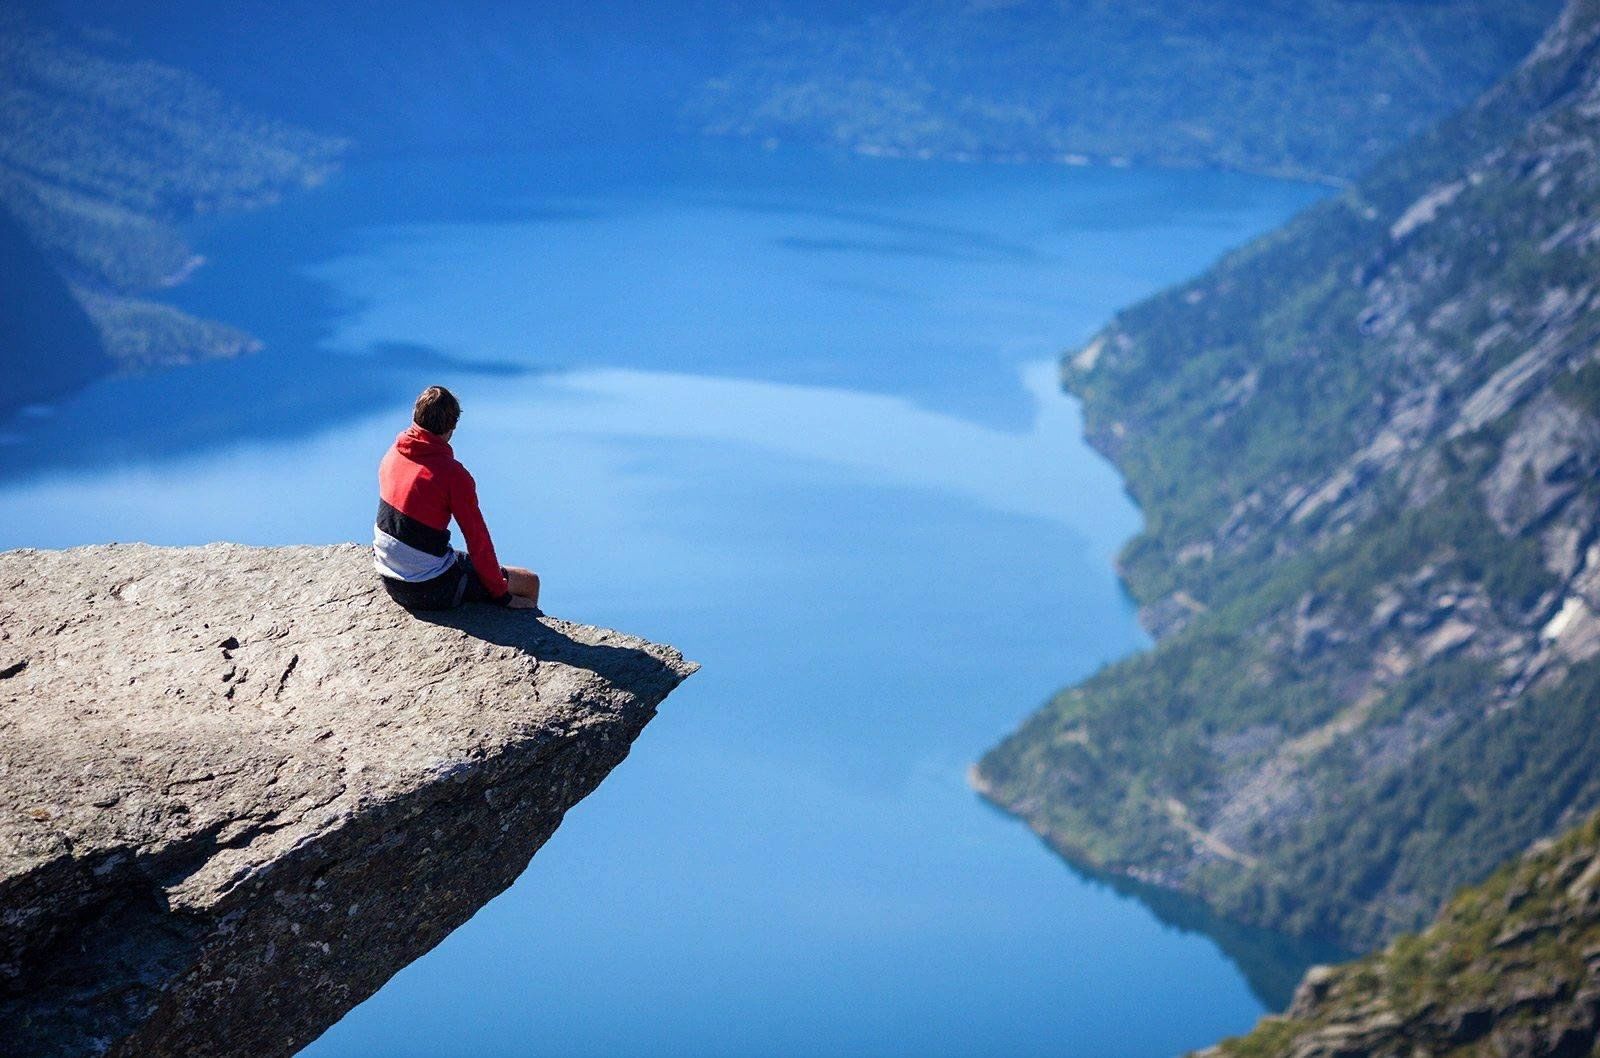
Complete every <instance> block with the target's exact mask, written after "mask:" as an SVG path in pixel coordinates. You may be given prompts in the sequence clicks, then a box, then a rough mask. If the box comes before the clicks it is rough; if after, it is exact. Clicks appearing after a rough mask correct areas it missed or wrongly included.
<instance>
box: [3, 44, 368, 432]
mask: <svg viewBox="0 0 1600 1058" xmlns="http://www.w3.org/2000/svg"><path fill="white" fill-rule="evenodd" d="M115 50H116V49H115V45H114V44H112V43H110V42H102V43H101V44H99V45H97V44H96V43H95V42H94V41H92V40H91V39H89V38H82V39H72V38H70V37H69V36H66V35H63V34H61V33H57V32H53V31H50V30H47V29H44V28H41V27H40V26H39V25H37V24H36V23H34V22H33V21H31V20H28V19H26V18H24V17H23V16H22V15H20V14H18V13H16V12H9V13H5V14H0V99H3V100H4V105H3V106H0V257H3V260H0V276H3V277H4V280H5V295H6V301H7V303H8V304H7V306H6V308H5V309H3V310H0V323H3V324H4V326H5V331H4V335H5V339H6V340H5V341H3V342H0V376H3V377H4V379H5V380H6V383H7V385H6V387H5V392H4V394H3V395H0V414H4V413H5V412H7V411H9V410H12V409H14V408H16V407H19V406H22V405H25V404H27V403H31V402H37V401H43V400H48V399H51V398H53V397H57V396H60V395H62V394H63V393H66V392H70V391H71V390H72V389H73V388H75V387H76V386H78V385H81V384H83V383H84V382H86V381H88V380H90V379H92V378H94V377H96V376H97V375H99V374H103V373H105V372H106V371H108V370H113V369H119V368H121V369H126V368H143V367H153V366H165V365H170V364H176V363H185V362H188V361H191V360H195V359H200V358H204V357H211V356H226V355H232V354H235V353H238V352H242V351H245V350H248V349H250V348H252V347H253V346H254V341H253V339H251V338H250V337H249V336H248V335H245V334H243V333H241V332H240V331H238V330H236V329H234V328H232V327H230V326H228V325H226V324H223V323H215V322H211V321H207V320H199V319H196V318H194V317H191V316H188V315H185V314H183V313H181V312H179V311H178V310H176V309H174V308H172V307H171V306H169V305H166V304H163V303H162V302H161V301H160V300H159V296H158V295H159V291H160V290H162V289H163V288H166V287H170V286H172V285H174V284H176V283H179V282H181V281H182V280H183V278H184V277H185V276H186V275H187V274H188V273H189V272H190V271H191V270H192V269H193V268H195V267H197V266H198V265H199V263H200V259H199V258H198V257H197V256H196V254H195V253H194V251H193V250H192V249H191V248H190V247H189V246H188V245H187V243H186V242H185V240H184V237H183V235H182V233H181V231H180V230H179V227H178V224H179V222H181V221H182V220H184V219H185V218H188V217H191V216H194V215H195V214H199V213H208V212H214V211H218V210H226V209H240V208H249V207H254V206H260V205H264V204H267V203H270V202H273V201H275V200H276V199H277V198H278V196H279V195H281V194H282V193H284V192H285V191H286V190H289V189H292V188H296V187H303V186H307V185H310V184H314V183H317V182H318V181H320V180H322V179H324V178H326V176H327V175H328V174H329V173H330V172H331V171H332V168H333V166H334V164H335V159H336V158H337V156H338V154H339V152H340V151H341V149H342V145H341V144H340V143H339V142H338V141H335V140H331V139H327V138H324V137H319V136H315V135H312V134H310V133H306V132H302V131H299V130H297V129H294V128H291V127H289V126H287V125H283V124H281V123H278V122H274V121H271V120H267V119H264V118H259V117H255V116H253V115H251V114H248V113H247V112H245V111H243V110H242V109H240V108H238V107H236V106H233V105H231V104H229V103H228V102H227V101H225V100H224V99H223V98H222V97H221V96H220V95H218V94H217V93H216V92H215V91H213V90H211V89H209V88H207V87H206V86H205V85H203V84H201V83H200V82H199V81H197V80H195V79H194V78H193V77H191V76H189V75H187V74H184V73H181V72H179V71H177V70H175V69H172V68H170V67H165V66H161V65H158V64H156V63H151V62H147V61H140V60H135V59H128V58H120V57H109V56H108V55H107V54H105V53H106V52H111V51H115ZM63 293H65V295H66V296H64V297H63V296H61V295H62V294H63ZM85 320H87V321H88V322H89V323H91V324H92V326H91V327H88V328H86V327H84V326H83V324H84V321H85Z"/></svg>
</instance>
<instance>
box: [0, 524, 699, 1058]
mask: <svg viewBox="0 0 1600 1058" xmlns="http://www.w3.org/2000/svg"><path fill="white" fill-rule="evenodd" d="M694 668H695V666H694V665H693V664H692V663H689V662H685V661H684V659H683V658H682V656H681V655H679V654H678V653H677V652H676V651H674V650H672V649H670V648H668V647H662V646H656V645H653V644H649V643H646V642H644V641H642V640H638V639H633V638H630V637H627V636H622V635H618V634H616V633H612V632H607V631H603V630H600V629H596V628H589V627H585V626H581V625H574V624H569V623H566V622H563V621H558V620H553V619H549V618H540V619H536V618H533V617H531V616H530V615H528V614H527V613H526V612H523V611H510V610H500V609H498V608H493V607H467V608H463V609H461V610H458V611H452V612H450V613H446V614H441V615H438V616H437V617H435V618H432V619H424V618H419V617H414V616H411V615H409V614H407V613H406V612H405V611H403V610H401V609H400V608H399V607H397V606H395V605H394V604H393V603H392V602H391V601H390V600H389V598H388V596H387V595H386V594H384V593H383V592H382V591H381V590H380V589H378V588H377V587H376V586H375V584H374V577H373V575H372V574H371V572H370V566H369V564H368V558H367V554H366V550H365V549H363V548H359V547H355V546H343V547H333V548H281V549H278V548H246V547H236V546H231V545H211V546H209V547H204V548H198V549H159V548H151V547H145V546H137V545H135V546H115V545H113V546H107V547H94V548H83V549H77V550H72V551H62V552H40V551H13V552H9V553H5V554H0V916H3V921H4V923H5V929H4V931H3V932H0V1026H4V1033H5V1039H4V1046H3V1047H0V1049H3V1050H4V1051H5V1053H7V1054H16V1055H81V1054H94V1055H99V1054H111V1055H251V1056H259V1055H274V1054H282V1055H287V1054H292V1053H293V1052H294V1051H295V1050H297V1049H298V1048H300V1047H302V1046H304V1045H305V1044H306V1043H308V1042H309V1041H310V1040H312V1039H314V1038H315V1037H316V1036H317V1035H318V1034H319V1033H321V1032H322V1031H323V1030H324V1029H326V1028H327V1027H328V1026H329V1025H331V1024H332V1023H333V1022H334V1021H335V1020H337V1019H338V1018H339V1016H340V1015H342V1014H343V1013H344V1012H345V1011H346V1010H348V1009H350V1008H351V1007H352V1006H354V1005H355V1004H356V1003H358V1002H360V1001H361V1000H362V999H364V998H366V997H367V996H368V995H370V994H371V993H372V992H374V991H375V990H376V989H377V988H378V987H379V986H380V985H382V984H383V982H384V981H386V980H387V979H388V978H389V977H390V976H392V975H393V974H394V973H395V972H396V971H398V970H399V969H400V968H401V967H403V966H405V965H406V964H407V963H408V962H410V961H411V960H413V959H415V958H416V957H418V956H419V955H421V954H422V953H424V952H426V951H427V950H428V949H429V948H431V947H433V946H434V945H435V944H437V943H438V942H439V941H440V940H442V939H443V938H444V937H445V936H446V935H447V934H448V933H449V932H450V931H451V930H453V929H455V928H456V927H457V926H459V925H460V924H461V923H462V922H464V921H466V919H467V918H469V917H470V916H471V915H472V913H473V912H474V911H476V910H477V908H478V907H480V906H481V905H482V904H483V903H485V902H486V901H487V900H489V899H490V898H491V897H493V896H494V895H495V894H497V893H499V892H501V891H502V890H503V889H505V888H506V887H507V886H509V885H510V884H511V883H512V881H513V880H515V879H516V877H517V876H518V875H519V874H520V873H521V872H522V870H523V868H524V867H525V866H526V865H527V863H528V860H529V858H530V857H531V856H532V855H533V853H534V851H535V850H537V849H538V847H539V846H540V845H541V844H542V843H543V842H544V841H545V839H547V838H548V837H549V836H550V834H551V833H552V832H553V831H554V830H555V829H556V827H557V826H558V825H559V824H560V822H561V819H562V816H563V814H564V813H565V812H566V811H567V809H568V808H570V807H571V806H572V805H573V804H575V803H576V802H577V801H579V800H581V799H582V798H583V797H584V796H585V795H587V794H588V793H589V792H590V791H591V790H593V789H594V787H595V786H596V785H597V784H598V783H599V782H600V781H601V779H603V778H604V777H605V776H606V774H607V773H608V772H609V771H610V770H611V769H612V768H613V767H615V766H616V765H617V764H619V763H620V762H621V761H622V759H623V758H624V757H625V756H626V755H627V753H628V749H629V746H630V744H631V743H632V742H633V740H634V738H635V737H637V736H638V734H639V732H640V731H641V729H642V728H643V727H644V725H645V724H646V723H647V722H648V721H649V720H650V719H651V717H652V716H653V715H654V713H655V709H656V707H657V705H659V703H660V702H661V700H662V699H663V698H665V697H666V695H667V694H668V693H669V692H670V691H671V690H672V689H673V688H674V687H676V686H677V684H678V683H679V682H680V681H682V680H683V679H684V678H685V677H686V676H688V675H689V674H690V673H691V672H693V671H694Z"/></svg>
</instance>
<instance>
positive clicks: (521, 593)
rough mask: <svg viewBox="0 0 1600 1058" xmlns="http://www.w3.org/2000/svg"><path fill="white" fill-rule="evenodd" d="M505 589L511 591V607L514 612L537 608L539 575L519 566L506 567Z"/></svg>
mask: <svg viewBox="0 0 1600 1058" xmlns="http://www.w3.org/2000/svg"><path fill="white" fill-rule="evenodd" d="M505 571H506V587H507V588H509V589H510V590H511V607H512V609H515V610H537V609H538V608H539V574H537V573H535V572H533V571H532V570H527V569H523V568H521V567H520V566H506V567H505Z"/></svg>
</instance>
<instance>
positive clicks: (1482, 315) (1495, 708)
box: [979, 0, 1600, 948]
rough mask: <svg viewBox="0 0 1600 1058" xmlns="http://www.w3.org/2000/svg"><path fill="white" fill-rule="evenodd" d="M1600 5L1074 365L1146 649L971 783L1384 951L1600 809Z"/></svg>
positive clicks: (1123, 849)
mask: <svg viewBox="0 0 1600 1058" xmlns="http://www.w3.org/2000/svg"><path fill="white" fill-rule="evenodd" d="M1596 218H1600V5H1596V4H1595V3H1592V2H1589V0H1575V2H1573V3H1571V4H1569V6H1568V7H1567V9H1566V10H1565V12H1564V13H1563V14H1562V16H1561V19H1560V20H1559V22H1558V23H1557V24H1556V25H1555V26H1554V27H1553V28H1552V29H1551V31H1550V32H1549V34H1548V35H1547V36H1546V37H1545V39H1544V40H1543V41H1542V42H1541V43H1540V44H1539V46H1538V47H1537V48H1536V49H1535V50H1534V51H1533V53H1532V54H1531V55H1530V56H1529V57H1528V59H1527V60H1526V61H1525V62H1524V63H1523V64H1522V65H1521V66H1519V67H1518V68H1517V70H1516V71H1514V72H1513V73H1512V74H1511V75H1510V76H1509V77H1507V78H1506V79H1505V80H1504V81H1503V82H1502V83H1501V84H1499V85H1497V86H1496V87H1495V88H1494V89H1492V90H1491V91H1490V92H1489V93H1487V94H1486V95H1485V96H1484V98H1483V99H1481V100H1480V101H1479V102H1478V103H1477V104H1475V105H1474V106H1473V107H1471V108H1469V109H1468V110H1467V111H1466V112H1464V113H1463V114H1461V115H1460V116H1458V117H1457V118H1455V119H1453V120H1452V121H1450V122H1447V123H1446V124H1445V125H1443V126H1441V127H1440V128H1439V129H1438V130H1436V131H1435V132H1433V133H1431V134H1429V135H1427V136H1425V137H1423V138H1422V139H1420V140H1418V141H1417V142H1415V143H1413V144H1412V145H1410V146H1409V147H1407V148H1405V149H1403V150H1401V151H1400V152H1398V153H1397V154H1396V155H1395V156H1394V157H1392V158H1391V159H1390V160H1389V161H1388V162H1386V163H1385V164H1383V165H1381V166H1380V167H1379V168H1378V169H1377V170H1376V171H1375V172H1374V173H1373V175H1372V176H1371V177H1369V178H1368V179H1366V180H1364V181H1362V182H1361V183H1359V184H1358V185H1356V186H1355V187H1354V188H1352V189H1351V190H1350V191H1349V192H1347V193H1344V194H1341V195H1338V196H1336V197H1334V198H1332V199H1330V200H1328V201H1326V202H1324V203H1323V204H1321V205H1319V206H1317V207H1314V208H1313V209H1311V210H1309V211H1308V212H1307V213H1306V214H1304V215H1302V216H1301V217H1300V218H1298V219H1297V220H1295V221H1293V222H1292V223H1291V224H1289V225H1288V226H1286V227H1285V228H1284V229H1282V230H1280V231H1278V232H1275V233H1273V234H1271V235H1269V236H1267V237H1266V238H1264V239H1262V240H1260V241H1258V242H1257V243H1256V244H1254V245H1252V246H1250V247H1247V248H1245V249H1244V250H1242V251H1239V252H1237V253H1235V254H1233V255H1231V256H1230V257H1228V258H1227V259H1225V260H1224V261H1222V262H1221V263H1219V264H1218V265H1217V266H1216V267H1215V268H1213V269H1212V270H1210V271H1209V272H1207V273H1206V274H1204V275H1202V276H1200V277H1198V278H1197V279H1195V280H1194V281H1192V282H1190V283H1188V284H1185V285H1183V286H1181V287H1179V288H1177V289H1175V290H1173V291H1170V292H1168V293H1166V294H1163V295H1161V296H1159V297H1157V298H1155V299H1152V300H1151V301H1149V302H1146V303H1144V304H1142V305H1139V306H1136V307H1134V308H1132V309H1130V310H1128V311H1126V312H1125V313H1123V314H1121V315H1120V316H1119V317H1118V318H1117V320H1116V321H1115V322H1114V323H1113V324H1112V325H1111V326H1110V327H1109V328H1107V329H1106V330H1105V331H1104V332H1103V333H1102V334H1100V335H1098V336H1097V337H1096V338H1095V339H1094V340H1093V341H1092V342H1091V343H1089V344H1088V345H1087V346H1085V347H1084V348H1083V349H1081V350H1079V351H1078V352H1076V353H1075V354H1074V355H1073V356H1072V357H1070V358H1069V360H1068V362H1067V363H1066V365H1065V368H1064V371H1065V376H1066V380H1067V384H1068V385H1069V387H1070V388H1072V389H1073V390H1074V391H1075V392H1077V393H1078V394H1080V395H1081V396H1082V398H1083V400H1084V406H1085V415H1086V424H1087V429H1088V431H1089V433H1090V436H1091V438H1092V440H1093V441H1094V443H1095V444H1096V445H1097V447H1099V448H1100V449H1101V450H1103V451H1104V452H1106V453H1107V454H1108V455H1109V456H1110V457H1111V458H1112V459H1113V460H1114V461H1115V462H1116V463H1117V465H1118V466H1119V468H1120V469H1121V470H1122V471H1123V472H1124V474H1125V476H1126V478H1127V481H1128V484H1129V488H1130V491H1131V492H1132V494H1133V496H1134V498H1135V499H1136V500H1137V501H1138V502H1139V504H1140V506H1141V507H1142V508H1143V510H1144V512H1145V514H1146V517H1147V525H1146V529H1145V531H1144V532H1143V533H1142V534H1141V535H1140V537H1139V538H1137V539H1136V540H1135V541H1134V542H1133V543H1132V544H1130V545H1129V547H1128V548H1127V549H1126V550H1125V551H1124V553H1123V556H1122V559H1121V563H1120V564H1121V569H1122V572H1123V575H1124V577H1125V579H1126V581H1127V583H1128V585H1129V587H1130V589H1131V590H1132V592H1133V593H1134V595H1135V596H1136V598H1137V599H1138V600H1139V601H1140V603H1141V604H1142V606H1143V615H1144V617H1145V620H1146V622H1147V624H1148V625H1149V627H1150V628H1151V629H1152V631H1154V632H1155V633H1156V635H1157V636H1158V638H1159V643H1158V646H1157V647H1156V649H1155V650H1153V651H1152V652H1149V653H1147V654H1144V655H1141V656H1138V657H1136V658H1132V659H1129V660H1128V661H1126V662H1123V663H1120V664H1118V665H1114V666H1111V667H1109V668H1108V669H1106V670H1104V671H1102V672H1101V673H1099V674H1097V675H1096V676H1095V677H1093V678H1091V679H1090V680H1088V681H1086V682H1085V683H1084V684H1082V685H1080V686H1078V687H1075V688H1071V689H1069V690H1067V691H1064V692H1063V693H1062V694H1061V695H1059V696H1058V697H1057V698H1056V699H1055V700H1054V701H1053V702H1051V703H1050V704H1049V705H1047V706H1046V708H1045V709H1044V710H1042V711H1041V712H1040V713H1039V714H1037V715H1036V716H1035V717H1034V718H1032V719H1031V720H1030V721H1029V722H1028V723H1027V725H1025V726H1024V728H1023V729H1022V730H1021V731H1019V732H1018V733H1017V734H1016V735H1014V736H1012V738H1010V739H1008V740H1007V741H1006V742H1005V743H1004V744H1002V745H1001V746H999V747H997V748H996V749H995V750H994V751H992V752H991V753H990V754H989V755H987V756H986V757H985V758H984V760H983V761H982V763H981V765H980V768H979V775H980V781H981V784H982V785H981V788H982V789H983V790H984V792H985V793H986V794H987V795H988V796H990V797H991V798H992V799H994V800H995V801H996V802H997V803H999V804H1001V805H1002V806H1004V807H1006V808H1008V809H1010V810H1012V811H1014V812H1016V813H1017V814H1019V815H1021V816H1022V817H1023V818H1025V819H1027V820H1028V821H1029V822H1030V824H1031V825H1033V826H1034V827H1035V829H1037V830H1038V831H1039V832H1040V833H1041V834H1042V835H1044V836H1045V837H1046V839H1047V840H1049V841H1050V842H1051V843H1052V844H1054V845H1055V846H1056V847H1057V848H1059V849H1061V850H1062V851H1063V852H1065V853H1067V854H1068V855H1069V856H1073V857H1077V858H1080V859H1083V860H1085V861H1087V862H1089V863H1091V864H1093V865H1095V866H1098V867H1101V868H1104V869H1109V870H1112V871H1115V872H1119V873H1124V874H1128V875H1130V876H1133V877H1137V878H1140V879H1142V880H1145V881H1148V882H1153V883H1155V884H1159V885H1163V886H1167V887H1171V888H1175V889H1179V890H1183V891H1186V892H1190V893H1193V894H1195V895H1198V896H1200V897H1202V898H1203V899H1205V900H1206V901H1207V902H1208V903H1210V904H1211V905H1212V906H1213V907H1215V908H1217V909H1218V910H1220V911H1222V912H1224V913H1225V914H1229V915H1232V916H1235V917H1239V918H1241V919H1245V920H1248V921H1252V922H1256V923H1258V924H1263V925H1270V926H1274V927H1277V928H1284V929H1288V930H1291V931H1294V932H1299V933H1303V934H1307V935H1312V936H1320V937H1324V938H1328V939H1331V940H1334V941H1337V942H1339V943H1342V944H1344V945H1346V946H1348V947H1354V948H1365V947H1369V946H1371V945H1373V944H1376V943H1378V942H1381V941H1382V940H1385V939H1387V938H1390V937H1393V936H1395V935H1397V934H1398V933H1400V932H1402V931H1404V930H1407V929H1413V928H1416V927H1418V926H1420V925H1421V924H1422V923H1424V922H1426V921H1427V920H1428V919H1429V918H1430V917H1431V915H1432V914H1433V912H1434V911H1435V909H1437V907H1438V906H1439V905H1440V903H1441V902H1442V901H1443V900H1444V899H1445V898H1446V897H1447V896H1448V894H1449V893H1451V892H1452V891H1454V890H1455V889H1456V888H1457V887H1458V886H1459V885H1461V884H1464V883H1467V882H1471V881H1473V880H1476V879H1479V878H1482V877H1484V876H1485V875H1486V874H1487V873H1488V872H1489V871H1490V870H1492V869H1493V868H1494V867H1495V866H1496V865H1497V864H1498V863H1500V862H1501V861H1502V860H1504V859H1505V858H1506V857H1507V856H1509V855H1512V854H1513V853H1515V852H1516V850H1518V849H1520V848H1521V847H1523V846H1524V845H1525V844H1526V843H1527V841H1528V840H1530V839H1531V838H1532V837H1534V836H1537V835H1540V834H1552V833H1555V832H1557V831H1559V830H1561V829H1563V828H1564V827H1567V826H1570V825H1572V824H1573V823H1575V822H1576V821H1577V820H1578V819H1580V818H1582V817H1583V815H1584V814H1585V813H1587V812H1588V811H1590V810H1591V809H1593V808H1595V807H1596V806H1600V772H1597V769H1595V768H1594V767H1593V766H1592V761H1593V760H1594V759H1595V757H1594V754H1595V753H1596V752H1597V751H1600V745H1596V744H1595V740H1596V735H1595V731H1596V729H1597V728H1600V725H1597V724H1596V723H1595V721H1596V719H1600V717H1597V715H1596V713H1597V711H1600V593H1597V589H1600V535H1597V528H1600V488H1597V487H1596V483H1595V479H1596V473H1597V471H1600V360H1597V358H1596V349H1597V347H1600V287H1597V286H1596V285H1595V281H1594V278H1593V277H1594V276H1595V275H1596V274H1597V272H1600V269H1597V266H1600V259H1597V257H1596V254H1597V247H1600V239H1596V238H1595V237H1594V230H1592V229H1596V226H1597V224H1600V220H1597V219H1596Z"/></svg>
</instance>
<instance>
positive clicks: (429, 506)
mask: <svg viewBox="0 0 1600 1058" xmlns="http://www.w3.org/2000/svg"><path fill="white" fill-rule="evenodd" d="M459 415H460V406H459V405H458V404H456V403H455V397H454V396H453V395H452V394H450V392H449V391H448V390H446V389H443V388H442V387H438V386H434V387H429V389H427V390H424V391H423V395H422V396H421V397H419V398H418V400H417V409H416V411H415V412H414V415H413V417H414V420H415V421H414V422H413V423H412V425H411V426H410V427H408V428H407V429H406V430H405V431H404V432H402V433H401V434H400V436H398V437H396V438H395V441H394V444H393V445H392V446H391V447H390V449H389V451H388V452H387V453H385V455H384V457H383V461H382V462H381V463H380V464H379V465H378V515H377V518H376V520H375V523H374V526H373V538H372V558H373V565H374V567H376V569H377V571H378V573H379V574H380V575H381V576H382V577H383V578H384V583H385V586H386V587H388V588H389V591H390V594H392V595H393V596H394V597H395V598H396V599H397V600H398V601H400V602H401V603H402V604H404V605H407V606H411V607H413V608H417V609H435V608H439V607H441V606H446V607H447V606H454V605H458V604H459V603H461V602H463V601H477V600H483V601H492V602H497V603H501V604H504V603H506V602H508V601H509V598H510V590H509V588H508V585H507V583H506V577H505V571H504V570H503V569H501V567H500V561H499V559H498V558H497V557H496V555H495V550H494V542H493V541H492V540H491V539H490V537H489V528H488V526H487V525H485V524H484V520H483V514H482V512H481V511H480V510H479V509H478V490H477V484H476V483H475V482H474V481H473V480H472V475H471V474H469V473H467V469H466V467H464V466H462V465H461V463H460V461H458V460H457V459H456V457H455V452H454V451H453V450H452V449H451V447H450V441H449V437H450V434H451V433H453V432H454V429H455V422H456V419H457V418H458V417H459ZM424 420H428V421H429V422H430V423H431V424H432V425H435V426H437V427H440V428H442V432H435V431H434V430H430V429H428V428H426V427H425V426H424V425H423V421H424ZM452 517H453V518H454V519H455V521H456V524H457V525H459V526H460V527H461V535H462V536H463V537H465V539H466V544H467V553H466V554H461V553H460V552H457V551H454V550H452V549H451V547H450V520H451V518H452Z"/></svg>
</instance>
